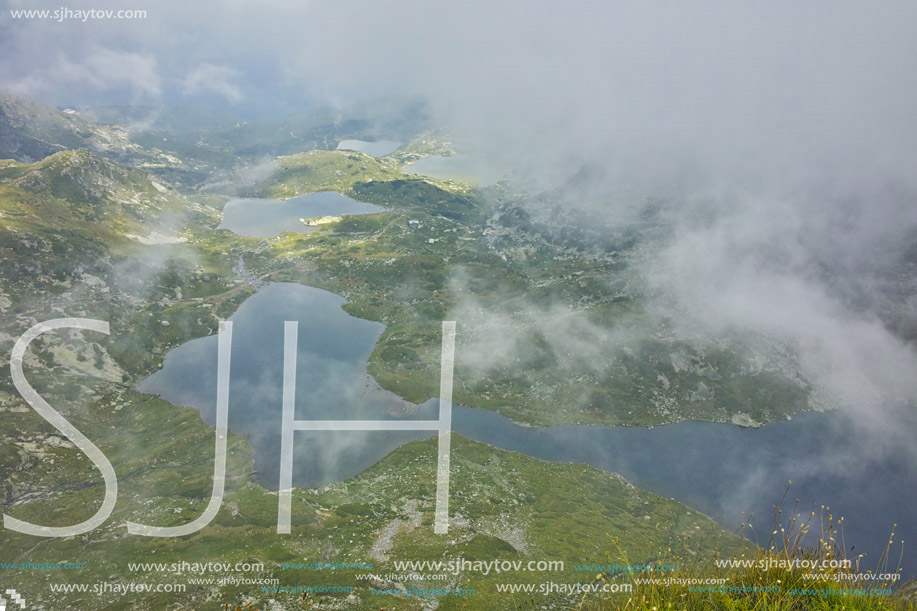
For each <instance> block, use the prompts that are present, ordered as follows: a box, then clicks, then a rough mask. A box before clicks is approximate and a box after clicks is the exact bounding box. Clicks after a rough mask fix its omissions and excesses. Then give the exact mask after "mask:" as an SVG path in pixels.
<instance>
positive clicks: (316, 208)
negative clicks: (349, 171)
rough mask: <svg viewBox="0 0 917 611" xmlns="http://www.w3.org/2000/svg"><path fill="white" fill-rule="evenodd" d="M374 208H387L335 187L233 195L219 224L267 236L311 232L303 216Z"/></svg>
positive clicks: (376, 210)
mask: <svg viewBox="0 0 917 611" xmlns="http://www.w3.org/2000/svg"><path fill="white" fill-rule="evenodd" d="M375 212H385V208H382V207H381V206H376V205H375V204H369V203H366V202H361V201H357V200H355V199H353V198H351V197H347V196H345V195H341V194H339V193H334V192H332V191H322V192H319V193H309V194H308V195H301V196H299V197H294V198H292V199H288V200H277V199H234V200H231V201H229V202H227V203H226V206H225V207H224V208H223V221H222V222H221V223H220V227H219V228H220V229H229V230H230V231H232V232H233V233H237V234H239V235H247V236H252V237H256V238H268V237H271V236H275V235H278V234H281V233H283V232H284V231H296V232H299V233H308V232H309V231H310V230H311V228H309V227H306V226H305V225H304V224H302V223H301V222H300V221H299V219H301V218H305V219H308V218H312V217H316V216H331V215H338V214H373V213H375Z"/></svg>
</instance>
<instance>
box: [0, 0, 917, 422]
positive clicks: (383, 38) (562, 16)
mask: <svg viewBox="0 0 917 611" xmlns="http://www.w3.org/2000/svg"><path fill="white" fill-rule="evenodd" d="M42 4H44V5H47V8H51V9H54V8H57V5H56V4H54V3H50V2H45V3H36V2H31V1H29V2H26V1H25V0H22V1H13V2H8V3H7V4H6V6H7V7H8V8H14V9H18V8H40V6H39V5H42ZM71 8H97V9H98V8H106V6H105V5H104V3H100V2H92V3H91V6H90V4H88V3H79V2H78V3H73V5H72V7H71ZM118 8H124V7H123V6H122V7H118ZM136 8H138V9H146V10H147V11H148V13H149V14H148V17H147V18H146V19H145V20H137V21H118V20H96V21H89V22H87V23H55V22H51V21H43V20H37V19H33V20H28V21H25V20H11V19H10V18H9V15H8V14H7V13H8V11H6V10H4V13H5V14H4V15H3V19H2V21H0V82H2V84H3V85H4V86H5V87H9V88H11V89H13V90H15V91H18V92H20V93H26V94H29V95H33V96H35V97H37V98H39V99H41V100H43V101H46V102H48V103H52V104H58V105H82V106H88V105H101V104H124V103H143V104H160V103H164V104H189V105H203V106H209V107H211V108H214V109H219V110H231V111H233V112H237V113H239V114H243V115H245V114H248V115H269V114H278V113H282V112H284V111H285V110H291V109H297V108H302V107H304V106H309V105H316V104H330V105H333V106H334V105H345V104H348V103H350V102H352V101H354V100H358V99H365V98H372V97H376V96H381V95H387V94H399V95H401V94H419V95H422V96H424V97H425V98H426V99H427V100H429V102H430V104H431V108H432V109H433V112H434V115H435V118H436V120H437V122H438V123H440V124H442V125H446V126H448V128H449V129H450V131H451V132H452V133H453V135H454V137H455V141H456V144H457V146H459V147H460V148H464V149H466V150H469V151H472V152H473V153H474V154H475V155H478V156H480V157H481V158H483V159H486V160H488V162H490V163H493V164H495V165H497V166H498V167H502V168H506V169H507V171H508V172H509V173H510V175H511V177H512V179H513V180H514V181H515V183H516V184H519V185H524V186H525V188H526V189H527V193H529V194H531V195H534V194H535V193H537V192H539V191H541V190H545V189H550V188H554V187H556V186H557V185H560V184H563V183H564V181H565V180H567V179H569V178H570V177H571V176H574V175H575V174H576V173H577V172H578V171H580V170H581V169H582V168H583V167H584V166H587V165H588V166H589V167H590V168H592V169H593V171H592V172H591V173H590V181H591V182H590V184H589V185H587V187H588V188H584V189H582V190H579V191H576V192H575V197H568V198H567V199H566V200H565V202H566V204H567V205H570V206H577V207H583V208H587V209H590V210H598V211H601V212H602V213H603V214H604V215H606V216H607V218H608V219H609V220H612V221H614V220H615V219H620V220H621V222H625V221H626V220H627V219H628V218H630V217H631V215H633V214H634V213H638V212H639V211H640V210H641V209H642V208H643V206H644V204H645V202H648V201H651V200H652V201H662V202H663V206H662V209H661V212H660V215H661V216H660V222H661V223H662V224H663V225H664V226H665V227H666V235H665V238H664V239H662V240H661V241H660V242H659V243H658V244H656V245H655V247H654V250H653V252H652V253H650V254H649V255H648V256H647V257H645V258H644V259H643V260H641V261H640V262H639V264H638V267H637V270H638V272H639V274H640V275H641V277H642V278H643V279H644V280H645V287H646V296H647V297H648V298H650V303H651V304H652V305H653V306H654V307H656V308H657V310H658V311H659V312H661V313H665V312H667V313H669V314H673V315H674V316H673V318H674V319H675V320H676V321H677V322H678V324H679V325H681V326H682V328H683V329H682V330H683V331H684V332H685V333H688V334H694V335H704V334H707V335H710V336H713V337H715V336H718V335H719V334H723V333H727V332H734V331H736V330H738V331H740V332H747V333H753V334H763V335H765V336H768V337H774V338H776V339H778V340H780V341H783V342H786V343H787V344H788V345H791V346H793V347H794V349H795V350H797V351H798V354H799V361H800V364H801V366H802V367H803V369H804V371H805V373H806V375H807V376H808V377H809V378H810V379H811V380H812V381H813V383H815V384H816V385H817V386H818V389H819V391H820V392H824V393H825V396H826V397H827V399H826V402H827V403H828V404H830V405H836V406H841V407H844V408H846V409H848V411H850V413H853V414H855V415H856V416H857V418H858V419H860V420H866V421H868V422H870V423H871V425H872V426H873V427H875V428H876V430H879V431H886V430H887V429H888V428H889V424H888V422H889V418H887V417H886V416H888V415H889V412H886V411H885V410H887V409H892V408H894V407H895V406H900V405H901V404H902V403H904V404H912V403H913V399H914V397H915V396H917V385H915V382H914V376H913V372H914V371H915V367H917V358H915V352H914V348H913V346H912V345H911V344H910V343H908V342H910V341H912V340H913V339H915V337H917V296H915V295H917V292H915V288H914V287H915V283H914V269H913V265H914V263H915V250H914V238H915V236H917V206H915V202H917V199H915V195H917V173H915V172H914V168H915V167H917V121H914V116H913V109H914V108H917V71H915V70H914V67H915V66H917V38H915V37H914V36H913V25H914V23H915V22H917V4H914V3H913V2H884V3H882V4H881V6H877V5H876V4H875V3H869V2H836V3H831V4H830V5H828V4H824V3H798V2H788V1H778V2H768V3H757V4H751V3H734V2H692V3H675V2H660V3H653V4H652V5H639V6H638V5H635V4H634V3H614V4H608V3H597V2H596V3H581V4H579V5H578V6H577V7H576V8H569V7H566V6H564V5H562V4H559V3H555V2H508V3H503V4H501V5H499V6H494V5H493V4H492V3H485V2H469V3H462V4H451V5H445V4H433V3H429V2H420V1H415V2H409V1H403V2H396V3H394V4H392V3H384V4H379V3H373V2H368V1H363V2H347V3H330V2H310V3H304V2H298V1H297V2H292V1H290V2H286V1H278V0H275V1H273V2H267V3H254V2H199V3H193V4H189V3H186V2H182V3H178V2H157V3H155V4H151V5H149V6H146V7H144V6H140V5H138V6H137V7H136ZM49 40H54V41H55V44H53V45H51V44H47V43H48V41H49ZM523 199H524V198H523ZM476 307H478V304H474V303H465V302H462V304H461V305H460V308H459V309H458V310H457V312H458V313H466V314H467V313H468V312H471V311H473V310H474V308H476ZM550 311H553V312H555V313H556V312H558V311H561V312H562V311H563V309H562V308H560V309H557V308H555V309H554V310H549V312H550ZM571 336H572V337H574V338H575V339H576V342H575V343H576V344H577V346H578V347H580V348H581V346H582V341H581V339H582V334H581V333H579V332H577V333H573V334H569V335H568V334H565V333H562V332H558V333H554V334H552V335H551V337H552V338H553V340H552V341H555V342H556V343H558V347H559V348H560V349H561V350H564V349H565V348H566V346H564V345H563V342H564V338H565V337H571ZM489 341H490V342H491V344H490V345H488V346H487V349H486V352H488V353H490V354H496V355H500V354H505V353H506V350H509V349H511V348H512V346H513V345H514V344H513V343H512V342H513V341H514V340H513V338H507V340H506V343H505V344H504V345H502V346H496V345H492V344H493V341H494V340H493V339H492V338H491V339H490V340H489Z"/></svg>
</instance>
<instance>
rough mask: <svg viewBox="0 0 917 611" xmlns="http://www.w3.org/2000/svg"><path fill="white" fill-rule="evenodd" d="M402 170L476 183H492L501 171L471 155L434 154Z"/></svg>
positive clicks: (498, 177)
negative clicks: (445, 155)
mask: <svg viewBox="0 0 917 611" xmlns="http://www.w3.org/2000/svg"><path fill="white" fill-rule="evenodd" d="M401 171H402V172H405V173H407V174H419V175H422V176H432V177H433V178H439V179H440V180H461V181H465V182H471V183H474V184H476V185H482V186H486V185H492V184H494V183H496V182H497V181H498V180H500V178H502V175H501V173H500V172H499V171H498V170H497V169H495V168H494V167H493V166H492V165H490V164H488V163H486V162H485V161H483V160H482V159H480V158H479V157H472V156H471V155H463V154H458V155H451V156H449V157H443V156H440V155H434V156H432V157H424V158H423V159H418V160H417V161H415V162H414V163H412V164H410V165H406V166H403V167H402V168H401Z"/></svg>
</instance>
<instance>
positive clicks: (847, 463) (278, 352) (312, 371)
mask: <svg viewBox="0 0 917 611" xmlns="http://www.w3.org/2000/svg"><path fill="white" fill-rule="evenodd" d="M343 303H344V300H343V299H342V298H341V297H339V296H337V295H334V294H332V293H328V292H326V291H322V290H319V289H315V288H311V287H305V286H301V285H296V284H273V285H269V286H267V287H265V288H263V289H261V290H260V291H258V293H256V294H255V295H253V296H252V297H250V298H249V299H248V300H246V301H245V302H244V303H243V304H242V306H241V307H240V308H239V310H238V311H237V312H236V313H235V314H234V315H233V316H232V318H231V319H230V320H232V321H234V330H233V333H234V338H233V345H232V367H231V381H230V404H229V405H230V414H229V426H230V429H232V430H233V431H236V432H238V433H241V434H247V435H250V436H251V445H252V447H253V448H254V450H255V456H256V468H257V470H258V479H259V481H260V482H261V483H262V484H264V485H265V486H268V487H271V488H276V487H277V482H278V464H279V462H278V461H279V443H280V426H281V421H280V415H281V385H282V364H283V356H282V355H283V323H284V321H287V320H298V321H299V344H298V348H299V357H298V362H297V393H296V410H297V414H296V417H297V418H299V419H304V418H313V419H344V418H367V419H376V418H393V419H404V418H408V419H427V418H435V417H436V401H428V402H427V403H425V404H424V405H421V406H416V405H413V404H410V403H407V402H405V401H403V400H401V399H399V398H398V397H397V396H395V395H393V394H392V393H389V392H387V391H384V390H382V389H381V388H379V387H378V385H376V384H375V382H374V381H373V380H372V379H371V378H369V377H368V376H367V375H366V360H367V358H368V356H369V354H370V352H371V351H372V348H373V346H374V344H375V342H376V340H377V339H378V337H379V335H380V334H381V332H382V330H383V325H381V324H379V323H374V322H369V321H366V320H362V319H359V318H354V317H352V316H349V315H348V314H346V313H345V312H344V311H343V310H342V309H341V307H340V306H341V305H342V304H343ZM459 333H461V326H460V327H459ZM216 361H217V342H216V337H215V336H212V337H207V338H203V339H198V340H194V341H191V342H188V343H186V344H184V345H183V346H180V347H179V348H176V349H175V350H172V351H170V352H169V354H168V355H167V356H166V359H165V363H164V366H163V369H162V370H161V371H160V372H158V373H156V374H154V375H153V376H151V377H150V378H148V379H147V380H145V381H144V382H143V383H142V384H141V386H140V388H141V390H142V391H144V392H151V393H157V394H160V395H162V396H163V397H164V398H166V399H167V400H169V401H171V402H172V403H176V404H179V405H188V406H192V407H196V408H198V409H200V410H201V413H202V416H203V418H204V420H205V421H206V422H208V423H209V424H213V423H214V413H213V412H214V399H215V393H216ZM899 424H900V426H899V427H897V428H898V430H899V431H905V433H904V434H903V435H897V436H883V437H881V438H877V437H876V436H875V435H872V434H870V433H868V432H867V431H866V429H865V428H861V427H860V425H859V424H858V421H856V420H854V419H851V418H848V417H847V416H845V415H844V414H843V413H841V412H838V411H834V412H827V413H807V414H800V415H798V416H795V417H794V418H793V420H792V421H780V422H774V423H771V424H768V425H767V426H764V427H761V428H758V429H752V428H743V427H739V426H735V425H731V424H722V423H709V422H682V423H678V424H672V425H667V426H658V427H655V428H640V427H597V426H555V427H529V426H520V425H518V424H516V423H514V422H513V421H511V420H508V419H506V418H504V417H503V416H500V415H499V414H497V413H495V412H492V411H489V410H482V409H471V408H467V407H462V406H456V407H455V410H454V413H453V428H454V430H455V432H457V433H459V434H461V435H464V436H466V437H469V438H471V439H475V440H478V441H482V442H484V443H487V444H490V445H493V446H495V447H498V448H502V449H506V450H512V451H516V452H521V453H524V454H528V455H529V456H533V457H535V458H540V459H543V460H548V461H553V462H578V463H586V464H590V465H592V466H594V467H597V468H599V469H604V470H607V471H614V472H617V473H620V474H621V475H623V476H625V477H626V478H628V479H629V480H631V481H632V482H633V483H634V484H636V485H637V486H639V487H641V488H645V489H647V490H651V491H653V492H655V493H657V494H659V495H661V496H665V497H671V498H675V499H677V500H679V501H682V502H684V503H686V504H688V505H690V506H692V507H694V508H696V509H698V510H700V511H702V512H704V513H706V514H708V515H710V516H711V517H713V518H715V519H716V520H717V521H719V522H720V523H721V524H724V525H726V526H728V527H730V528H734V527H736V526H738V525H739V524H740V523H741V522H742V521H744V518H743V516H742V512H745V513H746V514H749V513H752V512H753V513H755V514H756V518H755V520H753V521H752V522H753V524H754V525H755V529H756V532H757V533H759V535H760V539H759V542H760V543H765V542H766V541H767V539H768V537H769V534H770V524H771V520H772V517H773V509H772V507H773V505H774V504H776V503H778V502H779V501H780V499H781V497H782V496H783V495H784V491H785V489H786V486H787V482H788V481H790V480H792V482H793V484H792V486H791V487H790V490H789V493H788V494H787V501H786V502H785V503H784V509H785V512H786V513H789V512H790V510H791V509H792V508H793V505H794V502H795V500H796V499H797V498H798V499H799V501H800V503H799V508H800V510H801V511H802V512H804V513H808V512H809V511H811V510H812V509H813V507H817V508H820V506H821V505H825V506H826V507H830V513H831V514H833V515H834V517H835V519H837V518H838V517H840V516H844V518H845V524H846V526H845V538H846V541H847V547H848V548H849V547H850V546H851V545H855V546H856V549H855V550H854V552H853V554H854V555H855V554H857V553H860V552H863V551H865V552H868V553H869V560H868V561H867V562H866V564H865V565H864V566H866V567H867V568H875V564H874V560H875V559H877V558H878V555H879V553H880V552H881V551H882V549H884V546H885V543H886V542H887V540H888V536H889V533H890V531H891V529H892V525H893V524H894V523H897V524H898V528H897V535H896V541H901V540H903V541H905V545H907V543H908V542H910V541H917V523H915V520H914V516H915V512H914V507H917V461H915V460H914V444H913V443H907V440H911V441H912V440H913V439H914V436H913V434H908V433H907V431H910V432H911V433H913V432H914V431H917V422H915V421H914V418H912V417H911V418H904V417H902V420H901V422H900V423H899ZM295 435H296V437H295V439H296V448H295V451H294V461H295V462H294V465H295V467H294V484H295V485H296V486H301V487H314V486H319V485H322V484H325V483H328V482H332V481H339V480H342V479H346V478H348V477H351V476H353V475H356V474H357V473H359V472H361V471H362V470H364V469H365V468H367V467H369V466H370V465H372V464H374V463H375V462H377V461H378V460H379V459H380V458H382V457H383V456H385V455H386V454H387V453H389V452H390V451H392V450H393V449H394V448H396V447H397V446H398V445H401V444H402V443H405V442H406V441H408V440H411V439H420V438H424V437H429V436H430V433H422V432H421V433H417V432H413V433H412V432H407V433H404V432H383V433H374V432H341V433H329V432H308V433H307V432H297V433H296V434H295ZM892 438H894V439H896V440H897V441H895V442H894V443H892V442H891V441H890V440H891V439H892ZM877 439H881V440H882V441H881V442H877V441H876V440H877ZM902 439H903V440H905V442H903V443H902V442H901V440H902ZM827 513H828V512H827V511H826V514H825V515H826V517H827ZM896 549H898V548H896ZM905 549H907V548H905ZM893 565H895V566H896V565H897V553H896V555H895V560H894V563H893ZM902 566H903V567H905V570H906V572H907V573H908V574H914V573H915V569H917V564H915V562H914V556H913V555H909V554H905V557H904V561H903V564H902Z"/></svg>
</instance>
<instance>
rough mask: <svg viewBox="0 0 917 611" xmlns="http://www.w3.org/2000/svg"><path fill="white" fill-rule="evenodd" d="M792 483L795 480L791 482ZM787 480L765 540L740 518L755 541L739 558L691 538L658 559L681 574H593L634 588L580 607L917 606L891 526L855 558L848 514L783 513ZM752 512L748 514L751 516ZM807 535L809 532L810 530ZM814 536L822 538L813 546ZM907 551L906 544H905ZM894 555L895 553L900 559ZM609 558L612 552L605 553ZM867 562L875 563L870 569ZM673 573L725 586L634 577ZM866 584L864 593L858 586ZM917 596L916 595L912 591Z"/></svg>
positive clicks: (772, 609) (873, 609) (593, 610)
mask: <svg viewBox="0 0 917 611" xmlns="http://www.w3.org/2000/svg"><path fill="white" fill-rule="evenodd" d="M791 483H792V482H791ZM787 492H789V486H788V487H787V491H786V492H785V493H784V497H783V499H781V501H780V503H778V504H777V505H775V506H774V520H773V524H772V528H771V532H770V534H769V536H768V537H767V542H766V543H765V544H764V545H761V544H760V543H759V537H758V536H757V533H755V531H754V528H753V527H752V526H751V525H750V524H745V523H743V524H742V526H741V527H740V528H739V531H737V533H738V534H741V535H742V536H744V537H745V538H747V539H748V540H749V541H754V542H755V545H752V544H751V543H750V544H749V546H748V547H747V548H746V550H745V551H744V552H743V553H742V554H741V556H740V557H738V558H735V559H733V558H708V559H703V560H701V559H698V558H697V557H696V555H694V554H693V553H692V552H691V550H690V548H689V546H688V537H684V538H683V543H684V546H683V548H684V549H682V550H680V551H679V552H678V553H673V551H672V550H671V549H670V550H669V551H668V553H667V555H666V556H665V557H663V558H660V559H659V560H657V561H656V562H655V564H657V565H661V564H678V565H679V567H680V569H679V572H678V573H677V574H668V575H659V574H656V575H654V576H653V575H645V574H644V575H602V574H600V575H596V577H595V579H596V581H597V582H604V583H609V584H613V583H630V584H632V586H633V589H632V591H630V592H627V593H616V594H604V595H602V596H601V597H599V598H595V597H594V596H593V597H591V598H590V597H589V596H584V597H583V598H582V600H581V601H580V603H579V605H578V607H577V609H578V610H579V611H612V610H614V611H618V610H620V611H625V610H626V611H649V610H652V611H664V610H669V609H672V610H679V611H681V610H685V611H694V610H697V611H718V610H724V611H809V610H815V611H827V610H835V609H846V610H850V611H880V610H881V611H886V610H887V611H917V604H915V602H914V599H913V598H911V599H910V600H906V599H905V597H904V596H902V594H904V592H905V591H908V592H911V593H913V592H915V591H917V583H914V582H913V581H912V582H909V583H908V584H905V585H904V586H903V587H902V586H900V585H898V583H897V581H896V579H895V577H894V575H900V571H901V569H900V568H898V564H899V563H900V559H901V556H900V555H899V554H895V553H894V551H895V548H896V547H897V546H896V545H895V541H894V536H895V533H894V529H893V530H892V533H891V535H890V536H889V540H888V544H887V545H886V547H885V550H884V552H883V553H882V554H881V556H880V558H878V560H877V562H875V564H873V563H872V562H869V561H868V560H867V559H866V558H865V554H858V555H855V556H852V555H851V554H852V552H853V550H854V549H855V548H854V547H851V548H850V549H847V547H846V544H845V541H844V536H843V521H844V519H843V518H839V519H837V520H835V518H834V516H833V515H832V514H831V513H830V508H828V507H824V506H822V507H821V510H820V511H812V512H809V513H806V514H801V513H800V512H799V500H798V499H797V500H796V503H795V505H794V507H793V511H792V512H791V513H790V514H789V515H786V514H784V511H783V508H782V506H783V503H784V501H785V499H786V494H787ZM753 517H754V514H751V515H750V516H749V518H753ZM810 533H811V535H812V536H810ZM814 537H817V538H818V540H817V542H813V543H812V544H809V543H808V542H809V541H813V540H814ZM615 547H616V548H617V554H616V555H617V556H618V559H616V561H617V562H619V563H621V564H627V553H626V551H625V550H623V549H621V548H620V546H619V545H618V543H617V542H616V541H615ZM902 552H903V547H902ZM895 556H897V558H895ZM608 557H609V558H611V557H612V555H611V554H609V555H608ZM718 560H719V561H720V562H721V563H722V561H724V560H726V561H728V560H739V561H744V562H743V563H742V564H744V565H745V566H734V567H732V568H726V567H723V566H718V564H717V561H718ZM793 561H807V562H806V563H805V564H806V565H809V566H811V563H816V564H817V565H818V566H819V567H825V568H819V569H812V568H801V567H799V566H798V563H796V565H795V566H794V565H793V564H792V563H793ZM867 566H874V567H875V568H873V569H867V568H866V567H867ZM861 573H866V574H869V575H873V574H875V575H877V576H878V575H886V576H888V575H891V577H887V578H883V579H882V580H875V581H864V580H860V581H855V580H851V579H850V576H852V575H857V574H861ZM645 577H660V579H665V578H667V577H674V578H680V579H696V580H704V581H709V580H718V579H725V580H726V581H725V582H724V583H723V584H722V587H720V586H718V585H716V584H713V583H709V582H708V583H706V584H696V585H694V587H692V586H690V585H671V584H670V585H665V584H662V583H651V584H647V583H636V580H635V578H638V579H639V578H645ZM895 586H898V587H897V588H896V587H895ZM893 588H894V589H895V594H894V595H890V594H888V593H887V592H883V593H877V592H874V591H873V592H870V590H886V591H889V590H891V589H893ZM857 590H863V591H865V592H862V593H860V592H857ZM912 595H913V594H912Z"/></svg>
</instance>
